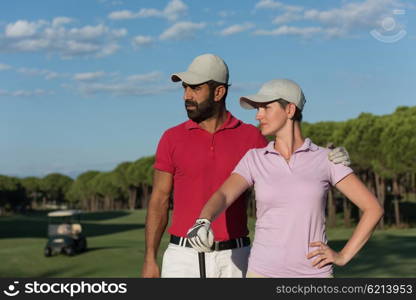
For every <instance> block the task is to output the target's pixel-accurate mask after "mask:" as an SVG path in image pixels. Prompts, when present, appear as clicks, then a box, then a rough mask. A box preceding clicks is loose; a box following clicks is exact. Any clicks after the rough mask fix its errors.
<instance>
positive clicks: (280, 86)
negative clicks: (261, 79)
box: [240, 79, 306, 110]
mask: <svg viewBox="0 0 416 300" xmlns="http://www.w3.org/2000/svg"><path fill="white" fill-rule="evenodd" d="M279 99H283V100H286V101H288V102H291V103H293V104H295V105H296V106H297V107H298V108H299V109H300V110H302V109H303V106H304V104H305V102H306V99H305V96H304V95H303V92H302V89H301V88H300V86H299V85H298V84H297V83H296V82H294V81H292V80H289V79H273V80H270V81H268V82H266V83H265V84H263V85H262V87H261V88H260V90H259V91H258V93H257V94H254V95H250V96H245V97H241V98H240V105H241V107H243V108H245V109H254V108H256V107H254V106H253V105H252V102H257V103H264V102H270V101H274V100H279Z"/></svg>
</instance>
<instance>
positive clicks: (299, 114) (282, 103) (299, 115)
mask: <svg viewBox="0 0 416 300" xmlns="http://www.w3.org/2000/svg"><path fill="white" fill-rule="evenodd" d="M276 102H278V103H279V104H280V106H281V107H282V108H283V109H285V108H286V106H287V105H288V104H289V103H291V102H288V101H286V100H283V99H279V100H276ZM292 120H293V121H298V122H302V111H301V110H300V109H299V107H297V106H296V110H295V114H294V115H293V117H292Z"/></svg>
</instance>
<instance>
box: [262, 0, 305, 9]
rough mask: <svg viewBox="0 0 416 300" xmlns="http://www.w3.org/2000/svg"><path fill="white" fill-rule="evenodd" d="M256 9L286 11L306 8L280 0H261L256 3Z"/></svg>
mask: <svg viewBox="0 0 416 300" xmlns="http://www.w3.org/2000/svg"><path fill="white" fill-rule="evenodd" d="M255 9H281V10H284V11H291V12H300V11H302V10H303V9H304V8H303V7H302V6H297V5H287V4H284V3H282V2H279V1H273V0H260V1H259V2H258V3H257V4H256V6H255Z"/></svg>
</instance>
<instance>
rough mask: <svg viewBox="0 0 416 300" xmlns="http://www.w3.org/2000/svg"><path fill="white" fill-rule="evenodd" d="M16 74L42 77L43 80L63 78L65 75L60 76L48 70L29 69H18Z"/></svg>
mask: <svg viewBox="0 0 416 300" xmlns="http://www.w3.org/2000/svg"><path fill="white" fill-rule="evenodd" d="M17 72H18V73H22V74H25V75H29V76H43V77H44V78H45V79H48V80H49V79H55V78H58V77H65V76H66V75H65V74H60V73H57V72H54V71H50V70H41V69H31V68H19V69H17Z"/></svg>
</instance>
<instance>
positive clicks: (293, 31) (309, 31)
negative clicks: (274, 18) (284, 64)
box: [254, 26, 324, 37]
mask: <svg viewBox="0 0 416 300" xmlns="http://www.w3.org/2000/svg"><path fill="white" fill-rule="evenodd" d="M322 32H324V29H323V28H321V27H292V26H280V27H278V28H276V29H274V30H257V31H256V32H255V33H254V34H255V35H299V36H303V37H311V36H312V35H315V34H318V33H322Z"/></svg>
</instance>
